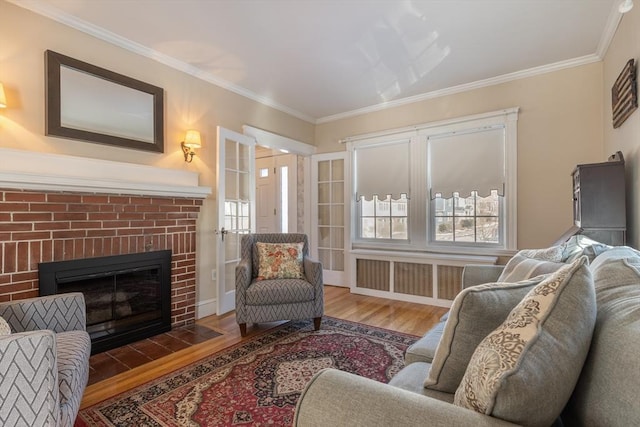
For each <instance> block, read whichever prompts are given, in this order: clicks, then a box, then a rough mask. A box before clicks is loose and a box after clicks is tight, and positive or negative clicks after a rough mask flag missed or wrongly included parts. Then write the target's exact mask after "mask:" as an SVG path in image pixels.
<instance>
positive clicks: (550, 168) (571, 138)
mask: <svg viewBox="0 0 640 427" xmlns="http://www.w3.org/2000/svg"><path fill="white" fill-rule="evenodd" d="M602 93H603V91H602V64H601V63H593V64H589V65H584V66H580V67H575V68H570V69H566V70H562V71H557V72H553V73H548V74H543V75H539V76H536V77H530V78H526V79H521V80H517V81H512V82H508V83H503V84H500V85H495V86H491V87H486V88H482V89H477V90H473V91H468V92H464V93H459V94H455V95H450V96H445V97H441V98H435V99H431V100H426V101H422V102H419V103H415V104H411V105H405V106H401V107H396V108H393V109H389V110H385V111H379V112H375V113H369V114H365V115H361V116H358V117H353V118H348V119H343V120H340V121H335V122H331V123H325V124H321V125H318V126H317V127H316V145H317V146H318V150H319V152H329V151H339V150H344V146H343V145H341V144H339V143H338V140H340V139H342V138H345V137H347V136H352V135H357V134H363V133H369V132H375V131H379V130H383V129H389V128H397V127H404V126H409V125H413V124H419V123H427V122H431V121H437V120H444V119H449V118H454V117H460V116H466V115H471V114H478V113H484V112H489V111H495V110H500V109H503V108H509V107H520V114H519V120H518V247H519V248H538V247H544V246H548V245H549V244H551V243H552V242H554V241H555V239H556V238H557V237H559V236H560V235H561V234H562V233H563V232H564V231H566V230H567V229H568V228H569V227H570V226H571V225H572V223H573V216H572V202H571V198H572V188H571V178H570V174H571V171H572V170H573V168H574V167H575V165H576V164H578V163H588V162H594V161H602V120H601V117H602V96H603V95H602Z"/></svg>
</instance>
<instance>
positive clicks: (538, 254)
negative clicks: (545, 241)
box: [518, 245, 564, 262]
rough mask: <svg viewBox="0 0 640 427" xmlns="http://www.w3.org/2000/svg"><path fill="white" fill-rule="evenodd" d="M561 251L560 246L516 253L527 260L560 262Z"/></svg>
mask: <svg viewBox="0 0 640 427" xmlns="http://www.w3.org/2000/svg"><path fill="white" fill-rule="evenodd" d="M563 249H564V248H563V247H562V245H558V246H551V247H549V248H543V249H523V250H521V251H520V252H518V253H519V254H520V255H522V256H525V257H527V258H533V259H539V260H541V261H551V262H562V261H563V259H562V253H563Z"/></svg>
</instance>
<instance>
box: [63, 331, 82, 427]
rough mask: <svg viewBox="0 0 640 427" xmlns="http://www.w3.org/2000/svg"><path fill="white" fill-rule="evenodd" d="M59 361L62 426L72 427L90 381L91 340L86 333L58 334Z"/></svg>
mask: <svg viewBox="0 0 640 427" xmlns="http://www.w3.org/2000/svg"><path fill="white" fill-rule="evenodd" d="M56 350H57V359H58V388H59V392H60V416H61V421H63V422H62V425H72V424H73V419H71V420H67V421H70V423H68V422H65V420H66V419H67V418H75V414H77V412H78V409H79V408H80V401H81V400H82V393H78V390H84V387H85V386H86V385H87V381H88V379H89V356H90V355H91V339H90V338H89V334H88V333H86V332H85V331H69V332H59V333H57V334H56Z"/></svg>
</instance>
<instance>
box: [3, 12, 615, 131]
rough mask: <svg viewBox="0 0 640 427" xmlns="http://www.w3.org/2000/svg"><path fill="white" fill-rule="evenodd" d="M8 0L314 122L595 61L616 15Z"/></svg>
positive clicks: (609, 13) (603, 50)
mask: <svg viewBox="0 0 640 427" xmlns="http://www.w3.org/2000/svg"><path fill="white" fill-rule="evenodd" d="M10 1H12V2H14V3H15V4H17V5H19V6H22V7H26V8H28V9H31V10H33V11H35V12H38V13H41V14H43V15H46V16H49V17H51V18H53V19H56V20H58V21H60V22H63V23H65V24H68V25H71V26H73V27H76V28H79V29H81V30H83V31H86V32H88V33H90V34H93V35H96V36H98V37H100V38H103V39H105V40H108V41H110V42H113V43H115V44H117V45H120V46H122V47H126V48H129V49H131V50H133V51H135V52H138V53H141V54H143V55H147V56H149V57H152V58H155V59H157V60H159V61H160V62H164V63H166V64H168V65H171V66H173V67H176V68H178V69H182V70H183V71H186V72H189V73H191V74H194V75H197V76H198V77H200V78H203V79H204V80H208V81H211V82H213V83H215V84H218V85H221V86H223V87H226V88H228V89H231V90H233V91H235V92H237V93H240V94H242V95H245V96H249V97H250V98H253V99H256V100H259V101H261V102H264V103H266V104H268V105H271V106H274V107H276V108H279V109H281V110H283V111H285V112H288V113H291V114H294V115H295V116H297V117H300V118H303V119H305V120H308V121H311V122H315V123H322V122H326V121H330V120H333V119H336V118H340V117H346V116H349V115H354V114H358V113H361V112H366V111H372V110H376V109H381V108H384V107H385V106H388V105H397V104H401V103H406V102H410V101H413V100H418V99H424V98H428V97H434V96H438V95H442V94H446V93H453V92H456V91H461V90H465V89H469V88H473V87H479V86H483V85H487V84H492V83H496V82H500V81H506V80H511V79H514V78H518V77H522V76H527V75H532V74H536V73H538V72H545V71H552V70H555V69H560V68H565V67H568V66H573V65H579V64H583V63H589V62H593V61H597V60H600V59H601V58H602V55H603V54H604V52H605V51H606V48H607V47H608V43H609V41H610V39H611V37H612V36H613V32H614V31H615V28H616V26H617V24H618V22H619V20H620V14H619V13H618V12H617V5H618V3H619V0H10ZM61 53H64V52H61ZM78 59H82V58H78ZM114 71H117V70H114Z"/></svg>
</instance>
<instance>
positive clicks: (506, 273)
mask: <svg viewBox="0 0 640 427" xmlns="http://www.w3.org/2000/svg"><path fill="white" fill-rule="evenodd" d="M558 248H559V246H558ZM528 252H529V251H520V252H518V253H517V254H515V255H514V256H513V258H511V259H510V260H509V262H507V265H506V266H505V267H504V270H502V273H501V274H500V277H498V280H497V282H509V283H513V282H519V281H521V280H526V279H529V278H531V277H536V276H539V275H541V274H548V273H553V272H555V271H556V270H558V269H559V268H561V267H563V266H564V265H565V263H562V262H558V261H547V260H544V259H537V258H531V257H529V256H527V254H528ZM559 253H560V252H559ZM554 259H556V258H554Z"/></svg>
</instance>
